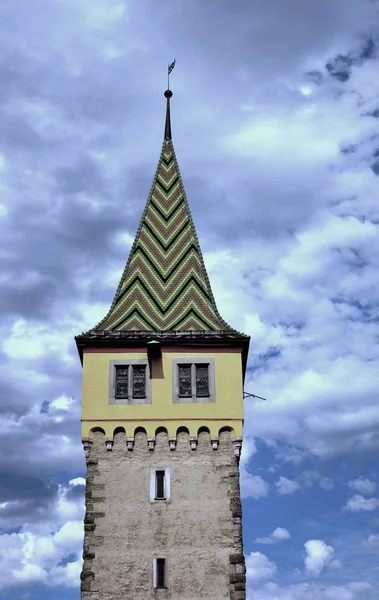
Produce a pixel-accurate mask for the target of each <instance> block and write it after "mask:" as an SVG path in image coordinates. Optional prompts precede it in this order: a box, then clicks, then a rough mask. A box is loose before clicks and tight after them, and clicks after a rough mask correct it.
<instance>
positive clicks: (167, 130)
mask: <svg viewBox="0 0 379 600" xmlns="http://www.w3.org/2000/svg"><path fill="white" fill-rule="evenodd" d="M164 95H165V98H167V105H166V124H165V129H164V139H165V140H171V118H170V98H171V97H172V91H171V90H166V91H165V93H164Z"/></svg>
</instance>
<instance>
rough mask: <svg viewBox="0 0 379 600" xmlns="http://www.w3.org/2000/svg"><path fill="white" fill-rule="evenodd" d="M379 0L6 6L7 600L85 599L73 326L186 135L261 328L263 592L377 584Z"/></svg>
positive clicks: (0, 551)
mask: <svg viewBox="0 0 379 600" xmlns="http://www.w3.org/2000/svg"><path fill="white" fill-rule="evenodd" d="M378 48H379V3H378V1H377V0H317V2H316V1H312V0H303V1H300V0H239V1H229V2H227V1H226V0H208V1H207V2H202V1H201V0H191V2H189V1H187V2H186V1H185V0H161V1H160V2H156V1H155V0H144V1H143V2H141V0H75V1H73V0H71V1H70V0H13V2H4V3H2V5H1V7H0V90H1V92H0V188H1V194H0V238H1V245H0V289H1V294H0V399H1V402H0V600H44V599H45V598H46V599H47V598H52V597H53V598H54V600H78V599H79V587H78V584H79V575H80V569H81V550H82V536H83V525H82V519H83V514H84V485H83V484H84V479H83V477H84V476H85V460H84V452H83V449H82V445H81V439H80V383H81V367H80V362H79V358H78V355H77V351H76V347H75V344H74V340H73V338H74V335H77V334H79V333H81V332H83V331H86V330H88V329H89V328H91V327H93V326H94V325H96V323H97V322H98V321H99V320H100V319H101V318H102V317H103V316H104V315H105V313H106V311H107V309H108V307H109V305H110V303H111V301H112V299H113V295H114V292H115V289H116V286H117V284H118V281H119V277H120V275H121V272H122V270H123V267H124V264H125V261H126V259H127V256H128V252H129V250H130V246H131V243H132V241H133V238H134V235H135V232H136V229H137V225H138V221H139V219H140V216H141V212H142V209H143V206H144V204H145V201H146V198H147V195H148V192H149V189H150V186H151V183H152V179H153V176H154V172H155V168H156V165H157V161H158V158H159V154H160V150H161V144H162V139H163V129H164V111H165V100H164V97H163V92H164V89H165V87H166V73H167V70H166V69H167V64H168V63H170V62H172V61H173V59H176V67H175V70H174V71H173V73H172V77H171V87H172V89H173V91H174V96H173V99H172V102H171V104H172V106H171V114H172V130H173V141H174V145H175V150H176V154H177V158H178V161H179V165H180V169H181V175H182V179H183V182H184V186H185V189H186V192H187V196H188V200H189V202H190V206H191V210H192V214H193V217H194V221H195V225H196V228H197V232H198V235H199V239H200V243H201V246H202V250H203V253H204V259H205V263H206V266H207V269H208V273H209V277H210V280H211V284H212V288H213V292H214V295H215V297H216V301H217V304H218V308H219V310H220V312H221V314H222V316H223V317H224V319H225V320H226V321H227V322H228V323H230V324H231V325H232V326H233V327H235V328H236V329H237V330H239V331H243V332H244V333H246V334H249V335H250V336H251V345H250V355H249V363H248V371H247V377H246V382H245V389H246V391H248V392H250V393H254V394H257V395H259V396H262V397H264V398H265V399H266V400H260V399H257V398H255V399H254V398H249V399H247V400H246V405H245V433H244V435H245V438H244V447H243V457H242V461H241V485H242V495H243V524H244V550H245V554H246V564H247V573H248V600H357V599H358V598H359V600H361V598H362V597H363V598H365V600H374V599H376V598H378V596H379V567H378V564H379V561H378V551H379V482H378V464H377V456H378V448H379V403H378V392H379V378H378V374H377V373H378V367H377V361H378V358H379V344H378V340H379V309H378V301H379V286H378V256H379V236H378V233H379V204H378V196H379V133H378V131H379V129H378V125H379V85H378V69H379V50H378Z"/></svg>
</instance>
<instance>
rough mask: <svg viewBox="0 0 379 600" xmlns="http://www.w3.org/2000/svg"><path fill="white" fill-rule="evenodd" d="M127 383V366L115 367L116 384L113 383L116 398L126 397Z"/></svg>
mask: <svg viewBox="0 0 379 600" xmlns="http://www.w3.org/2000/svg"><path fill="white" fill-rule="evenodd" d="M128 384H129V367H127V366H125V365H123V366H120V367H116V385H115V388H116V389H115V397H116V398H128V395H129V394H128Z"/></svg>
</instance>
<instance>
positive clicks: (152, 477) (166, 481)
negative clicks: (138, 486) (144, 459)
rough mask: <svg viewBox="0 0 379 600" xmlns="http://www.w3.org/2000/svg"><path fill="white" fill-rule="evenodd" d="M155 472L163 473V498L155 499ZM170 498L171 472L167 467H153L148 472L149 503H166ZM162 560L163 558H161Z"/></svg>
mask: <svg viewBox="0 0 379 600" xmlns="http://www.w3.org/2000/svg"><path fill="white" fill-rule="evenodd" d="M157 471H164V495H165V497H164V498H156V481H157V476H156V472H157ZM170 497H171V470H170V469H169V468H167V467H154V469H151V470H150V502H168V501H169V500H170ZM162 558H163V557H162Z"/></svg>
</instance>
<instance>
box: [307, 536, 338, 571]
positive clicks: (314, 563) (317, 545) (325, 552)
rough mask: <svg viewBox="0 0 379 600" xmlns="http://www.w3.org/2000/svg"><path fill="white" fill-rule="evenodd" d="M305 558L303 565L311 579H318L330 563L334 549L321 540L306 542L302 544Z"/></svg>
mask: <svg viewBox="0 0 379 600" xmlns="http://www.w3.org/2000/svg"><path fill="white" fill-rule="evenodd" d="M304 548H305V552H306V557H305V560H304V565H305V568H306V570H307V572H308V573H309V574H310V575H311V576H312V577H318V576H319V575H320V574H321V573H322V571H323V570H324V568H325V567H327V566H329V565H330V563H331V562H332V557H333V555H334V548H333V547H332V546H328V545H327V544H325V542H323V541H322V540H308V541H307V542H305V544H304Z"/></svg>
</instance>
